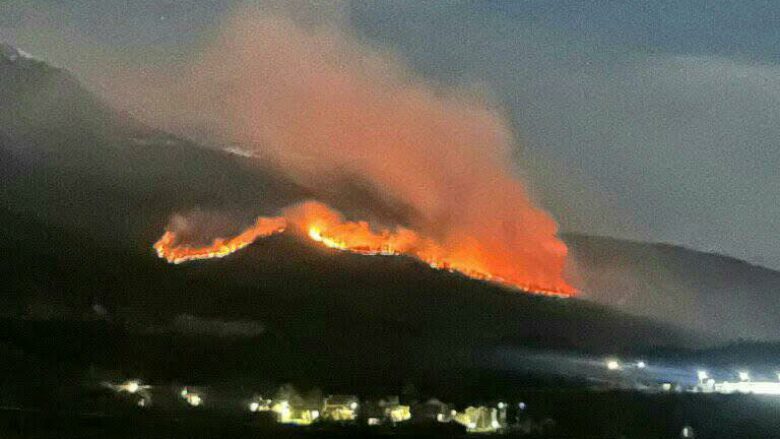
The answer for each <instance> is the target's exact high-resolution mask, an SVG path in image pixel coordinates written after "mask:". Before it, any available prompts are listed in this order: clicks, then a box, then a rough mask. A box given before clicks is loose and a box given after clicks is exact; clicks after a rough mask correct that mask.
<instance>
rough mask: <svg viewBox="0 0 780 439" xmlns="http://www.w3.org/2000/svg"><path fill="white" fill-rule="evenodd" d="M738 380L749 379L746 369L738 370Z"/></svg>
mask: <svg viewBox="0 0 780 439" xmlns="http://www.w3.org/2000/svg"><path fill="white" fill-rule="evenodd" d="M739 380H740V381H750V373H748V372H747V371H740V372H739Z"/></svg>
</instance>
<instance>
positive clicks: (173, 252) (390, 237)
mask: <svg viewBox="0 0 780 439" xmlns="http://www.w3.org/2000/svg"><path fill="white" fill-rule="evenodd" d="M285 230H289V231H291V232H292V233H296V234H298V235H301V236H305V237H308V239H309V240H311V241H312V242H316V243H319V244H321V245H323V246H325V247H328V248H332V249H336V250H340V251H348V252H351V253H357V254H362V255H399V256H400V255H403V256H409V257H414V258H416V259H418V260H420V261H423V262H425V263H426V264H428V265H429V266H430V267H432V268H434V269H437V270H447V271H450V272H457V273H461V274H463V275H465V276H468V277H471V278H474V279H480V280H485V281H490V282H494V283H498V284H502V285H505V286H509V287H513V288H518V289H521V290H523V291H527V292H533V293H537V294H545V295H555V296H571V295H574V294H575V293H576V291H575V290H574V288H573V287H571V286H569V285H568V284H565V283H564V284H563V286H561V285H554V286H545V285H542V284H536V283H534V282H529V281H528V280H526V279H524V275H525V272H524V271H521V270H513V264H512V261H503V260H501V258H500V257H498V258H496V257H495V256H490V255H487V254H486V253H485V252H484V251H482V248H481V247H480V245H479V242H477V241H475V240H473V239H464V241H463V242H456V243H454V244H448V243H438V242H436V241H434V240H433V239H431V238H427V237H424V236H421V235H419V234H418V233H416V232H415V231H413V230H410V229H408V228H405V227H400V226H398V227H395V228H393V229H381V230H376V231H375V230H374V229H372V228H371V226H370V225H369V224H368V223H367V222H365V221H346V220H345V219H344V218H343V216H342V215H341V214H339V213H338V212H337V211H335V210H333V209H331V208H330V207H328V206H326V205H324V204H322V203H319V202H315V201H309V202H305V203H301V204H297V205H294V206H291V207H288V208H286V209H284V210H283V212H282V216H279V217H260V218H258V219H257V221H256V222H255V224H254V225H252V226H251V227H249V228H247V229H246V230H244V231H243V232H241V233H240V234H238V235H236V236H234V237H232V238H216V239H214V240H213V241H212V242H211V244H210V245H204V246H191V245H187V244H182V243H179V242H177V240H178V235H177V233H176V231H172V230H167V231H166V232H165V233H164V234H163V236H162V237H161V238H160V240H159V241H157V242H156V243H155V244H154V249H155V250H156V251H157V255H158V256H159V257H161V258H163V259H165V260H167V261H168V262H170V263H173V264H179V263H182V262H187V261H192V260H198V259H210V258H221V257H224V256H227V255H229V254H231V253H233V252H236V251H238V250H240V249H242V248H244V247H246V246H248V245H249V244H251V243H253V242H254V241H256V240H257V239H260V238H263V237H266V236H270V235H273V234H277V233H282V232H284V231H285ZM496 261H500V263H497V262H496Z"/></svg>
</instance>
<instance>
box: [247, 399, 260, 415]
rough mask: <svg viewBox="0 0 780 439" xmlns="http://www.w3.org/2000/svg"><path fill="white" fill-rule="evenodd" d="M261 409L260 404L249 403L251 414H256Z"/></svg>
mask: <svg viewBox="0 0 780 439" xmlns="http://www.w3.org/2000/svg"><path fill="white" fill-rule="evenodd" d="M259 408H260V404H258V403H256V402H250V403H249V411H250V412H253V413H254V412H256V411H257V409H259Z"/></svg>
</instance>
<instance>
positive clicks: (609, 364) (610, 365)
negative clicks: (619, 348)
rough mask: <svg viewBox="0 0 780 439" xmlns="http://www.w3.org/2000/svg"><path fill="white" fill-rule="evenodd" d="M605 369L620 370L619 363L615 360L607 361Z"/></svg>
mask: <svg viewBox="0 0 780 439" xmlns="http://www.w3.org/2000/svg"><path fill="white" fill-rule="evenodd" d="M607 369H609V370H619V369H620V363H619V362H618V361H617V360H607Z"/></svg>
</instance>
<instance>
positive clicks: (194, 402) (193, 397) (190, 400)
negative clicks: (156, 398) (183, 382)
mask: <svg viewBox="0 0 780 439" xmlns="http://www.w3.org/2000/svg"><path fill="white" fill-rule="evenodd" d="M179 395H180V396H181V397H182V399H184V401H185V402H187V404H189V405H190V406H192V407H199V406H200V405H201V404H203V398H201V397H200V395H199V394H197V393H196V392H193V391H190V390H189V389H188V388H186V387H185V388H183V389H181V392H179Z"/></svg>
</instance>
